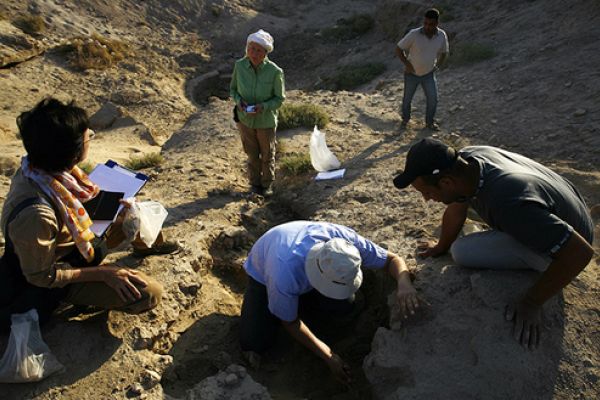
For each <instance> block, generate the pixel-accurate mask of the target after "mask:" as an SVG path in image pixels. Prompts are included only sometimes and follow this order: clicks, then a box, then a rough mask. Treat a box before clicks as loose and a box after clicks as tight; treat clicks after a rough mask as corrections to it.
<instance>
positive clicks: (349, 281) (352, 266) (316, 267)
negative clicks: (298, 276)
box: [304, 238, 362, 300]
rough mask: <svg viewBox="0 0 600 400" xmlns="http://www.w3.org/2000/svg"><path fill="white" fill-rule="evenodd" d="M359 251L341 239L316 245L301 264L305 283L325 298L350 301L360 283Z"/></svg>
mask: <svg viewBox="0 0 600 400" xmlns="http://www.w3.org/2000/svg"><path fill="white" fill-rule="evenodd" d="M361 262H362V260H361V258H360V253H359V252H358V249H357V248H356V247H355V246H354V245H353V244H352V243H350V242H349V241H347V240H345V239H341V238H335V239H331V240H329V241H328V242H325V243H323V242H321V243H317V244H315V245H314V246H313V247H312V248H311V249H310V251H309V252H308V255H307V256H306V261H305V262H304V270H305V271H306V276H307V277H308V281H309V282H310V284H311V285H312V287H314V288H315V289H317V290H318V291H319V293H321V294H322V295H324V296H327V297H329V298H332V299H338V300H343V299H347V298H350V297H351V296H352V295H353V294H354V293H355V292H356V291H357V290H358V288H359V287H360V285H361V283H362V271H361V270H360V264H361Z"/></svg>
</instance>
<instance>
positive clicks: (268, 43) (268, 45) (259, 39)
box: [246, 29, 273, 53]
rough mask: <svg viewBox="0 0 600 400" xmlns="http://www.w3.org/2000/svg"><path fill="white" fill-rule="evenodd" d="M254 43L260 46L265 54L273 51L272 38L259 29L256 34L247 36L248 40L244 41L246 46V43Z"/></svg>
mask: <svg viewBox="0 0 600 400" xmlns="http://www.w3.org/2000/svg"><path fill="white" fill-rule="evenodd" d="M250 42H254V43H257V44H259V45H261V46H262V47H263V48H264V49H265V50H267V53H270V52H272V51H273V36H271V34H270V33H269V32H265V31H263V30H262V29H259V30H258V32H254V33H251V34H250V35H248V39H246V46H248V43H250Z"/></svg>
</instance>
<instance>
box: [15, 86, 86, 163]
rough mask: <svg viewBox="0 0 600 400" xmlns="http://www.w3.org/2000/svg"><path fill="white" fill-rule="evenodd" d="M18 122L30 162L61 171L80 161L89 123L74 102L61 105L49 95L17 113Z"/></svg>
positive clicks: (82, 111)
mask: <svg viewBox="0 0 600 400" xmlns="http://www.w3.org/2000/svg"><path fill="white" fill-rule="evenodd" d="M17 125H18V126H19V132H20V134H21V139H22V140H23V145H24V146H25V150H27V156H28V158H29V162H30V163H31V165H33V166H34V167H36V168H40V169H42V170H44V171H46V172H61V171H65V170H69V169H71V168H73V166H74V165H75V164H77V163H78V162H79V161H80V158H81V156H82V153H83V145H84V136H85V135H84V133H85V131H86V130H87V129H88V128H89V126H90V122H89V119H88V116H87V113H86V112H85V110H83V109H82V108H79V107H77V106H75V105H74V102H70V103H69V104H64V103H61V102H60V101H58V100H56V99H54V98H51V97H49V98H46V99H44V100H42V101H40V102H39V103H38V104H37V105H36V106H35V107H34V108H33V109H31V110H29V111H26V112H24V113H22V114H21V115H19V117H18V118H17Z"/></svg>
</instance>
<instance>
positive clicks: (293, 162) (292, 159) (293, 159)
mask: <svg viewBox="0 0 600 400" xmlns="http://www.w3.org/2000/svg"><path fill="white" fill-rule="evenodd" d="M280 163H281V166H282V168H283V169H284V170H285V171H286V172H287V173H289V174H290V175H300V174H303V173H305V172H308V171H310V170H311V169H312V164H311V162H310V155H309V154H308V153H291V154H289V155H287V156H285V157H282V158H281V160H280Z"/></svg>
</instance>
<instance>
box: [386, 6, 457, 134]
mask: <svg viewBox="0 0 600 400" xmlns="http://www.w3.org/2000/svg"><path fill="white" fill-rule="evenodd" d="M439 17H440V12H439V11H438V10H436V9H435V8H430V9H429V10H427V12H425V19H424V20H423V26H422V27H420V28H416V29H413V30H411V31H410V32H408V34H406V36H404V38H402V40H400V41H399V42H398V45H397V46H396V55H398V57H399V58H400V60H401V61H402V63H403V64H404V96H403V98H402V125H401V126H402V128H403V129H404V128H406V125H408V121H409V120H410V111H411V103H412V99H413V96H414V95H415V91H416V90H417V86H419V85H421V86H422V87H423V91H424V92H425V98H426V99H427V109H426V111H425V124H426V126H427V128H429V129H431V130H434V131H438V130H439V129H440V128H439V126H438V124H437V123H436V122H435V120H434V117H435V110H436V108H437V81H436V78H435V71H436V70H437V68H438V67H439V66H440V65H442V63H443V62H444V61H445V60H446V57H447V56H448V52H449V46H448V36H447V35H446V32H444V31H443V30H441V29H440V28H438V21H439Z"/></svg>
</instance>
